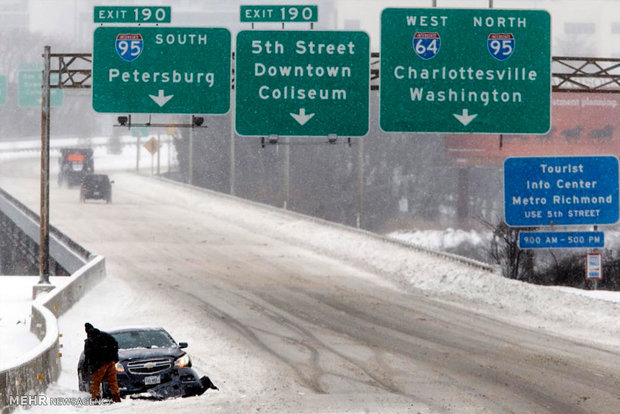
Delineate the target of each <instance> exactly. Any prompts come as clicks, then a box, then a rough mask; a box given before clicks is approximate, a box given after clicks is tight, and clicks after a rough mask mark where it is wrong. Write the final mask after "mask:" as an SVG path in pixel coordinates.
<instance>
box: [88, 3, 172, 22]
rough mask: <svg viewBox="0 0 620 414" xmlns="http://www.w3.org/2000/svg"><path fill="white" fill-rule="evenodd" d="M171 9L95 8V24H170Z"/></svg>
mask: <svg viewBox="0 0 620 414" xmlns="http://www.w3.org/2000/svg"><path fill="white" fill-rule="evenodd" d="M170 14H171V8H170V7H165V6H164V7H117V6H95V11H94V18H95V23H170Z"/></svg>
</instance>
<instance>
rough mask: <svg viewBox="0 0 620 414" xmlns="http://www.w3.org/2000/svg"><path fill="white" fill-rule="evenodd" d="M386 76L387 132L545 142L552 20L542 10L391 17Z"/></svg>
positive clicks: (407, 12) (384, 34)
mask: <svg viewBox="0 0 620 414" xmlns="http://www.w3.org/2000/svg"><path fill="white" fill-rule="evenodd" d="M380 74H381V75H380V76H381V79H380V82H381V83H380V84H381V87H380V118H379V120H380V125H381V128H382V129H383V130H384V131H388V132H401V131H411V132H444V133H471V132H475V133H497V134H501V133H506V134H544V133H546V132H547V131H548V130H549V128H550V126H551V18H550V16H549V13H547V12H546V11H542V10H499V9H436V8H432V9H430V8H425V9H385V10H383V13H382V15H381V68H380Z"/></svg>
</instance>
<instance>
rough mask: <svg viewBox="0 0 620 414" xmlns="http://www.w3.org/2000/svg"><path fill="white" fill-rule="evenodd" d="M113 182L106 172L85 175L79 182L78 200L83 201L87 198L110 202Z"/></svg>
mask: <svg viewBox="0 0 620 414" xmlns="http://www.w3.org/2000/svg"><path fill="white" fill-rule="evenodd" d="M113 183H114V181H110V178H109V177H108V176H107V175H106V174H87V175H85V176H84V178H82V183H81V184H80V201H81V202H82V203H84V202H85V201H86V200H87V199H96V200H105V201H106V203H111V202H112V184H113Z"/></svg>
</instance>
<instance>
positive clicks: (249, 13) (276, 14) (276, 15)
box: [240, 5, 319, 23]
mask: <svg viewBox="0 0 620 414" xmlns="http://www.w3.org/2000/svg"><path fill="white" fill-rule="evenodd" d="M318 15H319V7H318V6H303V5H296V6H241V16H240V18H241V21H242V22H250V23H261V22H290V23H294V22H297V23H299V22H316V21H318Z"/></svg>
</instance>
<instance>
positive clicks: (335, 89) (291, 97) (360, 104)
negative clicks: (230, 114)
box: [235, 30, 370, 136]
mask: <svg viewBox="0 0 620 414" xmlns="http://www.w3.org/2000/svg"><path fill="white" fill-rule="evenodd" d="M246 38H247V39H246ZM343 39H344V40H343ZM268 40H270V41H272V43H271V52H270V53H267V52H265V50H266V47H267V41H268ZM354 40H355V43H354ZM339 41H340V42H341V43H339ZM253 42H258V43H253ZM311 42H314V43H313V45H314V46H312V47H313V48H314V49H312V50H313V51H314V52H315V53H316V54H317V55H319V56H323V58H322V59H325V56H331V58H328V59H327V61H325V60H320V61H317V60H316V59H313V58H312V57H310V58H308V57H307V56H302V57H301V58H297V59H299V60H295V59H296V58H295V57H293V56H294V55H297V56H299V55H312V54H311V53H310V50H311V49H310V43H311ZM328 42H329V43H328ZM242 43H245V45H242ZM278 43H279V46H278ZM259 44H260V45H261V46H260V48H261V53H252V52H251V50H250V49H251V48H252V47H256V49H255V51H257V52H258V49H259V46H258V45H259ZM319 44H322V45H323V46H319ZM328 44H331V45H332V46H328ZM236 45H237V47H236V57H237V59H236V68H235V74H236V85H235V96H236V99H235V105H236V107H235V114H236V115H235V130H236V132H237V134H239V135H242V136H267V135H279V136H329V135H337V136H364V135H366V134H367V133H368V131H369V108H370V104H369V102H370V64H369V62H370V38H369V36H368V34H367V33H365V32H361V31H281V30H280V31H278V30H275V31H256V30H250V31H247V30H246V31H241V32H239V33H238V34H237V43H236ZM253 45H254V46H253ZM320 48H322V49H321V53H319V49H320ZM357 48H359V49H361V50H360V51H357ZM328 49H329V51H331V55H330V54H329V53H327V50H328ZM291 50H297V51H298V52H302V51H303V52H304V53H297V52H292V53H290V54H289V56H285V57H284V59H285V60H283V59H282V57H280V56H281V55H284V54H286V53H287V51H289V52H290V51H291ZM338 51H340V52H338ZM263 52H265V55H267V56H266V57H264V58H261V57H258V58H256V57H255V58H250V57H251V56H252V55H261V54H262V53H263ZM351 52H353V53H351ZM246 55H247V56H246ZM338 55H340V56H345V58H346V60H344V61H342V62H341V61H339V60H337V59H336V60H335V61H334V58H335V57H336V56H338ZM352 55H359V56H360V57H359V58H357V56H355V57H356V58H357V59H356V60H354V62H353V63H352V60H353V59H351V56H352ZM340 59H343V58H342V57H340ZM343 63H346V64H349V65H351V66H350V67H348V68H347V69H346V70H343V67H344V65H343ZM327 68H329V69H327ZM272 70H275V71H276V73H274V72H271V73H272V75H269V73H270V71H272ZM283 70H284V71H285V72H286V71H290V73H291V74H293V75H294V76H293V79H290V80H287V79H286V78H282V77H279V76H276V75H277V74H278V73H280V74H281V73H282V71H283ZM328 70H331V74H332V75H333V76H331V78H336V79H337V80H338V76H343V77H346V78H347V79H346V81H345V82H343V83H344V86H342V85H341V84H336V85H334V84H333V83H334V80H331V81H330V82H328V83H325V82H326V79H329V78H328V77H327V76H326V75H325V74H326V73H327V72H328ZM257 71H258V72H257ZM317 71H318V72H319V73H320V74H321V76H320V78H321V79H320V80H319V76H318V73H317ZM257 73H260V75H259V76H260V78H261V79H258V77H257V76H255V75H256V74H257ZM310 75H312V76H310ZM315 75H316V76H315ZM295 76H296V77H295ZM282 79H284V80H282ZM315 88H316V89H315ZM345 88H346V89H345ZM273 94H277V95H278V98H274V96H273ZM310 96H313V97H312V98H310ZM300 97H301V98H300ZM343 97H344V99H343ZM334 100H340V101H343V100H344V101H348V102H352V103H348V102H347V103H345V104H341V103H338V102H336V103H335V104H334V103H330V104H327V105H326V104H321V103H318V102H320V101H330V102H331V101H334ZM289 101H290V102H289ZM315 115H316V116H315Z"/></svg>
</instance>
